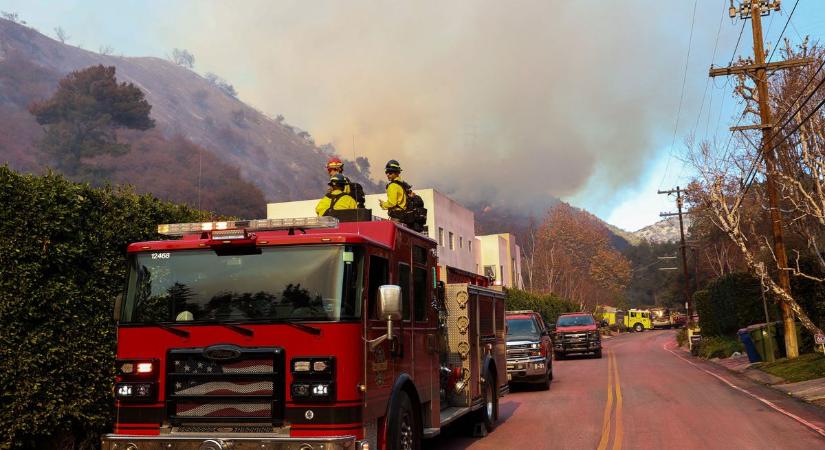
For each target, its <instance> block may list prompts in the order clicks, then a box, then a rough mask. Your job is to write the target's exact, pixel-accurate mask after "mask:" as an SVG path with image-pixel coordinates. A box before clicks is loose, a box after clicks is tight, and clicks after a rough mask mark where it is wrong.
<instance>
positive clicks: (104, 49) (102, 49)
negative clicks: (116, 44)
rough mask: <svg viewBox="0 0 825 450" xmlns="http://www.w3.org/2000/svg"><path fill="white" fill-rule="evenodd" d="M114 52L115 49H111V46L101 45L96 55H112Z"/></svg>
mask: <svg viewBox="0 0 825 450" xmlns="http://www.w3.org/2000/svg"><path fill="white" fill-rule="evenodd" d="M114 51H115V49H114V48H112V46H111V45H101V46H100V50H99V51H98V53H100V54H101V55H111V54H112V53H114Z"/></svg>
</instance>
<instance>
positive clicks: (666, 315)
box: [650, 306, 674, 328]
mask: <svg viewBox="0 0 825 450" xmlns="http://www.w3.org/2000/svg"><path fill="white" fill-rule="evenodd" d="M650 323H651V324H652V326H653V328H671V327H672V326H673V325H674V323H673V318H672V316H671V313H670V309H668V308H665V307H662V306H659V307H656V308H650Z"/></svg>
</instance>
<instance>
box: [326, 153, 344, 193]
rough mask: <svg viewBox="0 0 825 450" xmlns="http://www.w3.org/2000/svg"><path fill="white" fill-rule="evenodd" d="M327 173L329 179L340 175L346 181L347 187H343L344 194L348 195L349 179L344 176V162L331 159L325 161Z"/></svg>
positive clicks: (334, 158)
mask: <svg viewBox="0 0 825 450" xmlns="http://www.w3.org/2000/svg"><path fill="white" fill-rule="evenodd" d="M327 173H328V174H329V176H330V177H334V176H335V175H339V174H340V175H341V176H343V177H344V180H346V182H347V185H346V186H345V187H344V192H346V193H347V194H349V178H347V177H346V176H344V162H343V161H341V159H339V158H336V157H334V156H333V157H332V158H330V159H329V161H327Z"/></svg>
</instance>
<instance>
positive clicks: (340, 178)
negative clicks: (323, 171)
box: [327, 173, 347, 187]
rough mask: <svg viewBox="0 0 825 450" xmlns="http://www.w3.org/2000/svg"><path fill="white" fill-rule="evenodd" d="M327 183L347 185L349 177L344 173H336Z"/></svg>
mask: <svg viewBox="0 0 825 450" xmlns="http://www.w3.org/2000/svg"><path fill="white" fill-rule="evenodd" d="M327 184H329V185H330V186H341V187H343V186H346V185H347V179H346V178H345V177H344V176H343V175H341V174H340V173H336V174H335V175H333V176H331V177H330V178H329V183H327Z"/></svg>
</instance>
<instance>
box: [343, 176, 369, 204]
mask: <svg viewBox="0 0 825 450" xmlns="http://www.w3.org/2000/svg"><path fill="white" fill-rule="evenodd" d="M347 181H349V178H348V179H347ZM349 195H350V196H351V197H352V198H354V199H355V203H357V204H358V207H359V208H363V207H364V202H365V201H366V199H367V197H366V195H364V187H363V186H361V183H349Z"/></svg>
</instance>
